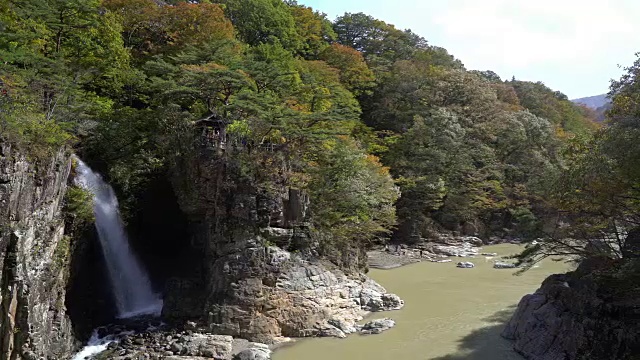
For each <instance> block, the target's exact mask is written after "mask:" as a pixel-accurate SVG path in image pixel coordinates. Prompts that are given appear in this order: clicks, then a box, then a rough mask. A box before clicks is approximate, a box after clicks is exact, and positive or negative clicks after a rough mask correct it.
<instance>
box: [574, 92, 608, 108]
mask: <svg viewBox="0 0 640 360" xmlns="http://www.w3.org/2000/svg"><path fill="white" fill-rule="evenodd" d="M571 101H572V102H574V103H576V104H582V105H586V106H588V107H590V108H592V109H594V110H595V109H598V108H599V107H602V106H604V105H606V104H608V103H609V102H610V101H609V99H608V98H607V94H602V95H595V96H589V97H583V98H580V99H574V100H571Z"/></svg>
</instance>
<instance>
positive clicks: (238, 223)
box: [163, 151, 402, 343]
mask: <svg viewBox="0 0 640 360" xmlns="http://www.w3.org/2000/svg"><path fill="white" fill-rule="evenodd" d="M276 164H277V162H276ZM282 166H284V165H282ZM265 168H266V167H265ZM274 168H275V169H274ZM270 171H272V173H273V174H272V175H270V176H272V177H271V179H270V182H269V183H270V184H272V187H271V188H265V187H261V186H258V181H256V179H255V177H254V178H249V177H247V176H243V175H242V163H241V162H239V161H237V159H235V160H234V159H232V158H231V157H228V156H224V155H220V154H215V153H207V152H206V151H202V152H199V153H197V154H196V155H192V156H191V157H185V158H183V159H182V160H181V161H179V162H178V163H177V164H176V165H175V169H174V176H173V179H174V180H173V183H174V188H175V192H176V195H177V197H178V202H179V204H180V207H181V209H182V210H183V212H184V213H185V214H186V215H187V218H188V219H189V223H190V232H191V238H190V239H181V241H184V242H188V244H187V245H186V246H189V247H190V248H191V249H193V251H189V252H188V253H189V256H188V258H185V259H182V260H179V261H180V262H181V263H183V264H187V266H190V267H191V269H190V270H189V271H183V273H184V274H189V275H188V276H179V277H173V278H172V279H170V280H169V281H168V284H167V287H166V291H165V306H164V310H163V315H164V316H165V317H166V318H168V319H170V320H173V321H174V322H184V321H187V320H195V321H197V322H198V324H199V325H200V326H201V327H204V330H207V331H210V332H213V333H217V334H226V335H233V336H239V337H242V338H246V339H249V340H252V341H259V342H267V343H268V342H272V341H274V339H277V338H278V337H280V336H285V337H300V336H317V335H326V336H339V337H342V336H344V335H345V333H350V332H353V331H355V329H354V327H353V325H354V323H355V321H357V320H360V319H361V318H362V316H363V314H364V313H365V312H366V311H371V310H373V311H375V310H384V309H393V308H399V307H401V306H402V301H401V300H400V299H398V298H397V297H396V296H394V295H391V294H386V291H385V290H384V289H383V288H382V287H380V286H379V285H377V284H375V283H374V282H372V281H370V280H368V279H366V278H365V277H361V275H359V273H358V271H356V270H357V269H358V268H359V267H360V266H361V264H362V261H361V259H363V258H364V256H360V254H364V252H361V251H359V250H358V249H355V250H354V251H353V252H349V253H346V254H345V253H343V254H341V255H342V258H341V259H340V261H338V263H344V259H348V258H349V257H351V258H352V259H353V261H350V262H349V264H350V265H351V266H344V267H341V268H338V267H337V266H334V265H332V264H330V263H329V262H328V261H324V259H322V258H321V257H319V256H318V251H317V248H318V245H317V241H316V240H315V239H314V237H313V236H311V235H310V232H309V230H308V227H307V222H308V217H309V214H308V210H307V208H308V207H307V204H308V199H307V198H306V196H305V195H304V193H301V192H300V191H297V190H295V189H290V188H289V187H288V186H287V184H286V179H284V178H283V177H282V174H283V173H284V171H283V170H281V169H278V168H277V167H276V166H275V165H274V166H272V167H271V168H270ZM344 270H346V273H349V274H351V275H346V274H345V271H344Z"/></svg>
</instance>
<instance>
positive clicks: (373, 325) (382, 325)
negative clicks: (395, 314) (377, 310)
mask: <svg viewBox="0 0 640 360" xmlns="http://www.w3.org/2000/svg"><path fill="white" fill-rule="evenodd" d="M394 326H396V322H395V321H393V320H392V319H389V318H384V319H377V320H373V321H369V322H368V323H366V324H364V325H363V326H362V328H361V329H360V332H361V333H362V334H366V335H367V334H380V333H382V332H384V331H387V330H389V329H391V328H392V327H394Z"/></svg>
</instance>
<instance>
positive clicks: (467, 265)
mask: <svg viewBox="0 0 640 360" xmlns="http://www.w3.org/2000/svg"><path fill="white" fill-rule="evenodd" d="M456 267H459V268H462V269H471V268H473V267H475V265H474V264H473V263H472V262H469V261H462V262H459V263H457V264H456Z"/></svg>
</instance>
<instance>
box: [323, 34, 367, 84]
mask: <svg viewBox="0 0 640 360" xmlns="http://www.w3.org/2000/svg"><path fill="white" fill-rule="evenodd" d="M320 59H322V60H324V61H325V62H326V63H327V64H329V65H331V66H333V67H334V68H336V69H338V70H340V82H342V83H343V84H344V85H345V87H346V88H347V89H349V90H350V91H352V92H353V93H354V94H355V95H358V94H360V93H362V92H363V91H366V90H367V89H369V88H371V87H372V86H373V85H374V82H373V81H374V80H375V77H374V75H373V72H372V71H371V70H370V69H369V67H368V66H367V63H366V62H365V61H364V57H363V56H362V54H361V53H359V52H358V51H357V50H354V49H352V48H350V47H347V46H344V45H340V44H332V45H331V46H329V47H327V48H326V49H325V50H324V51H322V53H321V54H320Z"/></svg>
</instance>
